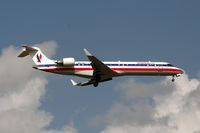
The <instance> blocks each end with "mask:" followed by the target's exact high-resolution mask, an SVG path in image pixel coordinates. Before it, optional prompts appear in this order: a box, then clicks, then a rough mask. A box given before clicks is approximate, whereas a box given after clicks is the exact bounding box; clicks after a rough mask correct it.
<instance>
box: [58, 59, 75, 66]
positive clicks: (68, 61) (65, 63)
mask: <svg viewBox="0 0 200 133" xmlns="http://www.w3.org/2000/svg"><path fill="white" fill-rule="evenodd" d="M57 63H58V64H59V65H63V66H74V64H75V59H74V58H63V59H62V60H59V61H58V62H57Z"/></svg>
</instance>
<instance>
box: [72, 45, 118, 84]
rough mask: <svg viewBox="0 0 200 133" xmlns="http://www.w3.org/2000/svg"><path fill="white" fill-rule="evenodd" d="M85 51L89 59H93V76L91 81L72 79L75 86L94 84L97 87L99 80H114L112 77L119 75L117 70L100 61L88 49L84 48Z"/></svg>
mask: <svg viewBox="0 0 200 133" xmlns="http://www.w3.org/2000/svg"><path fill="white" fill-rule="evenodd" d="M84 51H85V54H86V55H87V57H88V59H89V60H90V61H91V65H92V68H93V69H94V71H93V78H91V79H90V80H89V81H86V82H82V83H76V82H75V81H73V80H71V82H72V84H73V85H74V86H86V85H90V84H93V85H94V86H95V87H97V86H98V83H99V82H104V81H108V80H112V77H114V76H117V72H115V71H113V70H112V69H110V68H109V67H108V66H106V65H105V64H104V63H103V62H102V61H100V60H99V59H97V58H96V57H95V56H93V55H92V54H91V53H90V52H88V50H87V49H84Z"/></svg>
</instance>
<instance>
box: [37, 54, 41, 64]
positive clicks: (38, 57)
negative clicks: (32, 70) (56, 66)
mask: <svg viewBox="0 0 200 133" xmlns="http://www.w3.org/2000/svg"><path fill="white" fill-rule="evenodd" d="M41 59H42V54H40V55H38V54H37V61H38V62H39V63H41Z"/></svg>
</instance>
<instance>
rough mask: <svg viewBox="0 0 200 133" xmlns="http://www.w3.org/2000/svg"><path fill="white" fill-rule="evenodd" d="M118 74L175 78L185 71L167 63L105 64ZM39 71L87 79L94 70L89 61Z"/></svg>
mask: <svg viewBox="0 0 200 133" xmlns="http://www.w3.org/2000/svg"><path fill="white" fill-rule="evenodd" d="M103 63H104V64H105V65H107V66H108V67H109V68H111V69H112V70H114V71H116V72H117V75H116V76H124V75H137V76H139V75H143V76H174V75H177V74H182V73H183V70H182V69H180V68H177V67H174V66H172V65H171V64H169V63H167V62H120V61H118V62H103ZM34 68H37V69H39V70H43V71H46V72H52V73H57V74H63V75H75V76H80V77H85V78H91V77H92V76H93V68H92V66H91V64H90V62H89V61H76V62H75V65H74V66H63V65H56V64H45V65H37V67H34Z"/></svg>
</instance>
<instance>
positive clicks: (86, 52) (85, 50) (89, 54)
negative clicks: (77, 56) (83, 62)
mask: <svg viewBox="0 0 200 133" xmlns="http://www.w3.org/2000/svg"><path fill="white" fill-rule="evenodd" d="M83 50H84V52H85V54H86V55H87V56H92V54H91V53H90V52H89V51H88V50H87V49H86V48H84V49H83Z"/></svg>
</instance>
